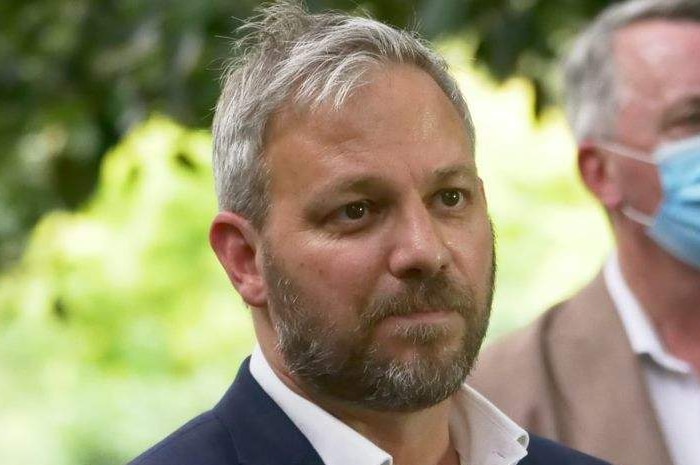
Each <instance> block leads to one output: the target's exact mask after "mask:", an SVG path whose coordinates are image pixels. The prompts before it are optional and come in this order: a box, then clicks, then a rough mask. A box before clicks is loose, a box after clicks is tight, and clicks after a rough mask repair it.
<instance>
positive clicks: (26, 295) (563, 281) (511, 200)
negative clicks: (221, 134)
mask: <svg viewBox="0 0 700 465" xmlns="http://www.w3.org/2000/svg"><path fill="white" fill-rule="evenodd" d="M441 51H442V52H443V53H444V54H445V55H446V56H447V57H448V59H449V61H450V62H451V63H452V65H453V67H454V70H455V72H456V75H457V77H458V79H459V81H460V82H461V83H462V85H463V90H464V92H465V94H466V96H467V100H468V101H469V102H470V106H471V109H472V112H473V115H474V119H475V124H476V127H477V133H478V136H477V139H478V141H477V146H478V154H477V162H478V165H479V169H480V170H481V175H482V177H483V178H484V182H485V185H486V189H487V196H488V199H489V204H490V205H489V206H490V211H491V213H492V217H493V220H494V224H495V228H496V234H497V239H498V256H499V258H498V263H499V270H498V286H497V293H496V298H495V308H494V316H493V319H492V324H491V329H490V336H489V337H494V336H497V335H499V334H501V333H503V332H505V331H508V330H510V329H512V328H513V327H515V326H519V325H521V324H524V323H525V322H527V321H529V320H530V319H531V318H532V317H533V316H534V315H536V314H537V313H538V312H539V311H541V310H542V309H543V308H544V306H546V305H548V304H551V303H553V302H554V301H556V300H558V299H560V298H562V297H564V296H565V295H566V294H567V293H569V292H571V291H572V290H573V289H574V288H575V287H577V286H578V285H580V284H581V283H582V282H583V281H585V280H586V279H587V278H588V277H589V276H590V275H592V274H593V273H594V272H595V270H596V268H597V267H598V266H599V264H600V262H601V260H602V258H603V256H604V254H605V253H606V250H607V249H608V247H609V238H608V235H607V232H606V225H605V222H604V220H603V218H602V216H601V215H600V213H599V212H598V210H597V208H596V207H595V205H594V204H593V202H592V200H591V199H590V198H589V197H588V196H587V194H586V193H585V192H584V191H583V190H582V188H581V187H580V185H579V183H578V182H577V179H576V176H575V174H574V147H573V143H572V141H571V139H570V137H569V136H568V132H567V130H566V128H565V124H564V122H563V119H562V116H561V114H560V112H558V111H557V110H554V109H553V110H550V111H547V112H545V113H544V114H543V116H542V118H541V120H540V122H539V123H536V122H535V121H534V119H533V116H532V105H533V103H532V102H533V99H534V98H535V92H534V91H533V89H532V86H531V85H530V84H529V83H528V82H527V81H525V80H521V79H512V80H509V81H508V82H507V83H506V84H505V85H503V86H497V85H496V84H494V83H493V82H492V81H491V80H490V79H488V78H487V77H486V75H485V74H484V73H478V72H475V71H474V70H473V69H472V68H471V67H470V66H468V65H467V63H468V60H466V59H465V56H466V54H465V51H464V44H463V42H462V41H461V40H457V39H455V40H453V41H448V42H443V44H442V50H441ZM210 144H211V140H210V135H209V134H208V132H207V131H203V130H196V129H194V130H193V129H188V128H186V127H185V126H182V125H179V124H177V123H175V122H173V121H172V120H171V119H170V118H166V117H163V116H154V117H152V118H150V119H149V120H148V121H147V122H146V123H145V124H142V125H139V126H138V127H136V128H135V129H133V130H132V131H131V132H130V133H129V134H128V136H127V137H125V138H124V139H123V140H122V141H121V142H120V143H119V145H118V146H117V147H116V148H114V149H113V150H111V151H109V152H108V153H107V155H106V156H105V157H104V160H103V162H102V164H101V166H100V174H99V182H98V183H97V188H96V190H95V193H94V195H93V196H91V197H90V199H89V200H88V201H86V202H85V203H84V204H83V205H82V206H81V207H80V208H78V209H77V210H76V211H74V212H65V211H63V212H54V213H51V214H49V215H47V216H45V217H44V218H43V219H42V220H41V222H40V223H39V224H38V225H37V227H36V228H34V230H33V231H32V234H31V236H30V239H29V245H28V247H27V249H26V252H25V253H24V255H23V257H22V259H21V260H20V261H19V262H18V263H17V264H16V266H14V267H12V268H11V269H9V270H7V271H6V272H5V273H4V274H2V275H0V398H2V403H0V463H2V464H3V465H5V464H8V465H14V464H18V465H19V464H21V465H40V464H41V465H43V464H52V465H69V464H71V465H116V464H121V463H125V462H126V461H127V460H128V459H129V458H131V457H133V456H135V455H136V454H137V453H139V452H140V451H142V450H144V449H145V448H146V447H147V446H149V445H150V444H152V443H153V442H154V441H156V440H158V439H160V438H162V437H163V436H164V435H165V434H167V433H168V432H170V431H172V430H173V429H174V428H176V427H177V426H179V425H180V424H181V423H183V422H184V421H186V420H187V419H188V418H190V417H191V416H193V415H194V414H196V413H197V412H200V411H202V410H204V409H207V408H210V407H211V406H212V405H213V404H214V403H215V402H216V400H217V399H218V398H219V397H220V396H221V395H222V394H223V392H224V390H225V389H226V387H227V386H228V384H229V383H230V381H231V379H232V377H233V375H234V374H235V372H236V370H237V368H238V364H239V363H240V360H241V359H242V358H243V357H245V356H246V355H247V354H248V353H249V351H250V349H251V347H252V344H253V340H254V339H253V331H252V327H251V323H250V320H249V317H248V315H247V310H246V309H245V308H244V307H243V306H242V304H241V302H240V300H239V298H238V296H237V295H236V293H235V292H234V291H233V290H232V288H231V286H230V284H229V283H228V281H227V278H226V276H225V273H224V272H223V270H222V269H221V268H220V266H219V264H218V263H217V262H216V259H215V256H214V254H213V253H212V252H211V251H210V250H209V246H208V242H207V233H208V228H209V224H210V221H211V219H212V217H213V215H214V214H215V212H216V202H215V198H214V193H213V181H212V176H211V167H210V161H209V160H210Z"/></svg>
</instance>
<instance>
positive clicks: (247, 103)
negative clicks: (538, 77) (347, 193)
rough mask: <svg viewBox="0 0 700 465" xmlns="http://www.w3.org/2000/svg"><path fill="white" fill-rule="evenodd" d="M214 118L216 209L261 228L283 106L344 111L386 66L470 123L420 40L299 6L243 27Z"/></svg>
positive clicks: (468, 126) (266, 13)
mask: <svg viewBox="0 0 700 465" xmlns="http://www.w3.org/2000/svg"><path fill="white" fill-rule="evenodd" d="M239 31H241V32H243V33H245V36H244V37H243V38H242V39H241V40H239V41H237V42H236V43H235V44H234V50H233V54H234V55H235V56H236V58H235V59H234V60H233V61H232V63H231V64H230V66H229V67H228V68H227V70H226V72H225V73H224V76H223V88H222V92H221V96H220V98H219V101H218V103H217V106H216V113H215V116H214V123H213V133H214V156H213V164H214V178H215V181H216V192H217V197H218V201H219V208H220V209H221V210H225V211H232V212H236V213H239V214H241V215H243V216H245V217H246V218H247V219H248V220H249V221H251V223H252V224H253V225H254V226H255V227H256V228H258V229H260V228H262V226H263V224H264V221H265V217H266V213H267V210H268V208H269V196H268V188H267V184H268V181H269V173H268V172H267V171H268V170H267V168H266V166H265V161H264V156H263V154H264V151H265V148H264V146H263V135H264V132H265V127H266V125H267V123H268V122H269V120H270V118H271V117H272V116H273V114H274V113H275V112H276V111H277V110H278V109H280V108H281V107H282V106H284V105H287V104H292V105H295V106H297V107H298V108H314V107H316V106H318V105H320V104H324V103H331V104H332V105H333V107H334V108H336V109H337V108H340V107H341V106H342V105H343V102H344V101H345V100H346V99H347V98H348V96H350V95H351V94H352V92H353V90H355V89H357V88H358V87H359V86H361V85H363V84H365V83H366V81H365V79H366V78H367V74H368V73H369V72H370V71H372V70H373V69H377V68H379V67H381V66H385V65H387V64H410V65H414V66H416V67H418V68H420V69H422V70H423V71H425V72H427V73H428V74H429V75H430V76H431V77H432V78H433V79H434V80H435V82H436V83H437V84H438V85H439V86H440V87H441V88H442V90H443V91H444V92H445V94H446V95H447V97H448V98H449V99H450V100H451V102H452V104H453V105H454V107H455V108H456V109H457V111H458V112H459V114H460V115H461V116H462V118H463V120H464V122H465V130H466V131H467V132H468V135H469V138H470V141H471V143H472V149H473V144H474V128H473V124H472V122H471V118H470V115H469V110H468V108H467V104H466V102H465V100H464V98H463V96H462V94H461V92H460V90H459V88H458V86H457V83H456V81H455V80H454V79H453V78H452V77H451V76H450V75H449V74H448V72H447V66H446V64H445V61H444V60H443V59H442V57H440V56H439V55H438V54H437V53H435V52H434V51H432V50H431V49H430V48H429V47H428V46H427V45H426V44H425V43H424V42H423V41H422V40H420V39H419V38H418V37H417V36H416V35H415V34H413V33H410V32H406V31H401V30H397V29H394V28H392V27H390V26H387V25H385V24H382V23H380V22H378V21H375V20H372V19H369V18H364V17H354V16H350V15H347V14H344V13H339V12H333V13H323V14H313V15H312V14H309V13H308V12H307V11H306V9H305V8H304V6H303V4H302V3H300V2H298V1H290V0H286V1H279V2H276V3H274V4H272V5H269V6H267V7H265V8H263V9H261V10H260V14H259V15H258V16H256V17H254V18H253V19H251V20H250V21H248V22H246V23H245V24H243V26H241V28H240V29H239Z"/></svg>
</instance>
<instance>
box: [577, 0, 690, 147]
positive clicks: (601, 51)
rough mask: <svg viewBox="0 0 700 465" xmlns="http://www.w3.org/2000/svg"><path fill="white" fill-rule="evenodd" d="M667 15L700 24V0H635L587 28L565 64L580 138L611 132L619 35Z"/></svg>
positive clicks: (614, 8)
mask: <svg viewBox="0 0 700 465" xmlns="http://www.w3.org/2000/svg"><path fill="white" fill-rule="evenodd" d="M653 19H662V20H670V21H695V22H700V1H698V0H631V1H627V2H623V3H618V4H615V5H612V6H610V7H608V8H606V9H605V10H603V12H602V13H601V14H600V15H599V16H598V17H597V18H596V19H595V20H594V21H593V22H592V23H591V24H590V25H589V26H588V27H587V29H586V30H585V31H584V32H583V33H582V34H581V35H580V36H579V38H578V39H577V40H576V42H575V43H574V46H573V49H572V51H571V53H570V54H569V56H568V58H567V59H566V61H565V62H564V89H565V100H566V113H567V118H568V120H569V124H570V125H571V128H572V130H573V132H574V136H575V137H576V140H577V141H578V142H581V141H582V140H585V139H599V138H604V137H607V136H610V135H611V134H610V131H611V130H612V128H614V127H615V114H616V111H617V105H618V101H617V98H618V89H617V86H618V85H619V83H618V82H617V80H616V78H617V76H616V69H615V65H616V64H615V57H614V50H613V40H614V36H615V33H616V32H617V31H619V30H620V29H622V28H624V27H626V26H629V25H631V24H633V23H638V22H642V21H647V20H653Z"/></svg>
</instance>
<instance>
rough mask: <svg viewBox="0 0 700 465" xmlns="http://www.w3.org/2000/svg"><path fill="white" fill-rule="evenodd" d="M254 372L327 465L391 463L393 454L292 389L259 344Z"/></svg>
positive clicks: (254, 354)
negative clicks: (266, 357) (273, 366)
mask: <svg viewBox="0 0 700 465" xmlns="http://www.w3.org/2000/svg"><path fill="white" fill-rule="evenodd" d="M250 373H251V374H252V375H253V378H255V380H256V381H257V382H258V384H260V386H261V387H262V388H263V390H265V392H267V394H268V395H269V396H270V397H271V398H272V400H274V401H275V403H277V405H278V406H279V407H280V408H281V409H282V411H284V413H285V414H286V415H287V416H288V417H289V418H290V419H291V420H292V422H293V423H294V424H295V425H296V427H297V428H299V431H301V432H302V434H303V435H304V436H306V439H308V440H309V442H310V443H311V445H312V446H313V448H314V449H315V450H316V452H317V453H318V455H319V456H320V457H321V460H323V463H325V464H326V465H357V464H358V463H362V464H367V465H391V456H390V455H389V454H387V453H386V452H384V451H383V450H382V449H380V448H379V447H377V446H376V445H375V444H374V443H372V442H371V441H370V440H368V439H367V438H365V437H364V436H362V435H361V434H359V433H357V432H356V431H355V430H354V429H352V428H350V427H349V426H348V425H346V424H345V423H343V422H341V421H340V420H338V419H337V418H336V417H334V416H333V415H331V414H330V413H328V412H326V411H325V410H323V409H322V408H321V407H319V406H318V405H316V404H314V403H313V402H310V401H309V400H307V399H305V398H303V397H301V396H300V395H299V394H297V393H295V392H294V391H292V390H291V389H289V388H288V387H287V386H286V385H285V384H284V383H283V382H282V381H281V380H280V379H279V378H278V377H277V375H276V374H275V372H274V371H272V368H271V367H270V365H269V364H268V363H267V360H266V359H265V356H264V355H263V353H262V350H261V349H260V346H256V347H255V349H254V350H253V354H252V355H251V357H250Z"/></svg>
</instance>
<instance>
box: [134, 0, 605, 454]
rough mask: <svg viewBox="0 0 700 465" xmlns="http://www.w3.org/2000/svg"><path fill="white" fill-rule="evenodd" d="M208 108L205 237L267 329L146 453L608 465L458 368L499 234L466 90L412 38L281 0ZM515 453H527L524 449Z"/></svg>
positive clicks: (473, 340) (485, 297)
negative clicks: (499, 404) (211, 401)
mask: <svg viewBox="0 0 700 465" xmlns="http://www.w3.org/2000/svg"><path fill="white" fill-rule="evenodd" d="M245 28H246V30H247V31H249V35H248V36H247V37H246V38H245V39H243V41H242V42H241V43H240V44H239V45H240V47H241V50H242V51H243V54H242V57H241V58H240V59H239V61H238V62H236V63H235V64H234V66H233V67H232V68H231V71H230V72H229V73H228V74H227V76H226V78H225V82H224V87H223V93H222V95H221V98H220V101H219V104H218V106H217V110H216V117H215V121H214V169H215V177H216V182H217V193H218V197H219V201H220V206H221V213H219V214H218V215H217V217H216V218H215V219H214V222H213V225H212V228H211V235H210V239H211V244H212V247H213V249H214V251H215V252H216V254H217V256H218V258H219V260H220V262H221V264H222V265H223V267H224V268H225V270H226V272H227V274H228V276H229V278H230V280H231V282H232V283H233V285H234V287H235V288H236V290H237V291H238V292H239V293H240V295H241V297H242V298H243V300H244V301H245V302H246V304H247V305H248V306H249V307H250V309H251V313H252V318H253V323H254V327H255V332H256V336H257V340H258V343H259V347H257V348H256V349H255V351H254V353H253V355H252V357H251V358H250V359H249V360H247V361H246V362H245V363H244V364H243V366H242V367H241V368H240V371H239V373H238V376H237V378H236V380H235V381H234V383H233V385H232V386H231V388H230V389H229V391H228V393H227V394H226V395H225V396H224V398H223V400H222V401H221V402H220V403H219V404H218V405H217V406H216V407H215V408H214V409H213V410H212V411H210V412H207V413H205V414H203V415H201V416H199V417H198V418H196V419H194V420H192V421H191V422H190V423H188V424H187V425H185V426H184V427H183V428H181V429H180V430H178V431H177V432H176V433H174V434H173V435H172V436H170V437H169V438H168V439H166V440H165V441H164V442H162V443H160V444H159V445H157V446H155V447H154V448H153V449H152V450H151V451H149V452H147V453H146V454H144V455H143V456H141V457H140V458H138V459H136V461H135V462H133V463H135V464H139V465H146V464H148V465H155V464H163V465H165V464H168V465H178V464H197V465H224V464H231V465H233V464H243V463H245V464H251V465H266V464H269V465H274V464H279V465H282V464H322V463H323V464H327V465H334V464H367V465H379V464H391V463H394V464H397V465H410V464H416V465H418V464H420V465H434V464H441V465H448V464H449V465H456V464H463V465H465V464H470V465H509V464H514V463H523V464H580V465H598V464H601V463H602V462H599V461H598V460H596V459H592V458H590V457H588V456H584V455H582V454H580V453H578V452H574V451H572V450H570V449H566V448H563V447H562V446H559V445H556V444H554V443H551V442H548V441H546V440H543V439H540V438H537V437H530V438H529V444H528V436H527V434H526V433H525V432H524V431H523V430H522V429H520V428H519V427H518V426H517V425H515V424H514V423H513V422H512V421H510V420H509V419H508V418H506V417H505V416H504V415H503V414H502V413H500V412H499V411H498V410H496V409H495V408H494V407H493V406H492V405H491V404H489V403H488V402H487V401H486V400H485V399H483V398H482V397H481V396H480V395H479V394H477V393H476V392H474V391H472V390H471V389H470V388H468V387H466V386H463V385H462V383H463V380H464V378H465V377H466V375H467V373H468V371H469V369H470V367H471V365H472V362H473V360H474V357H475V356H476V353H477V351H478V349H479V346H480V344H481V340H482V338H483V335H484V332H485V331H486V326H487V322H488V317H489V307H490V303H491V295H492V287H493V270H494V262H493V237H492V233H491V226H490V223H489V219H488V216H487V212H486V201H485V198H484V191H483V188H482V185H481V180H480V179H479V178H478V176H477V172H476V166H475V163H474V134H473V128H472V125H471V122H470V117H469V112H468V110H467V106H466V104H465V102H464V100H463V98H462V96H461V94H460V92H459V90H458V88H457V85H456V83H455V81H454V80H453V79H452V78H451V77H450V76H449V75H448V74H447V73H446V71H445V66H444V63H443V61H442V60H441V59H440V58H439V57H438V56H437V55H436V54H435V53H434V52H432V51H430V50H429V49H428V48H426V47H425V46H424V45H423V44H422V43H421V42H420V41H418V40H417V39H416V38H415V37H414V36H412V35H410V34H408V33H405V32H400V31H397V30H394V29H392V28H390V27H388V26H385V25H383V24H381V23H378V22H375V21H372V20H369V19H364V18H354V17H349V16H345V15H342V14H323V15H313V16H312V15H309V14H307V13H306V12H305V11H304V10H303V9H302V8H301V7H300V6H299V5H297V4H295V3H289V2H283V3H277V4H275V5H272V6H270V7H268V8H267V9H265V10H263V12H262V15H261V16H260V17H259V18H257V19H256V20H254V21H253V22H251V23H249V24H247V25H246V26H245ZM521 459H522V460H521Z"/></svg>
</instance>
